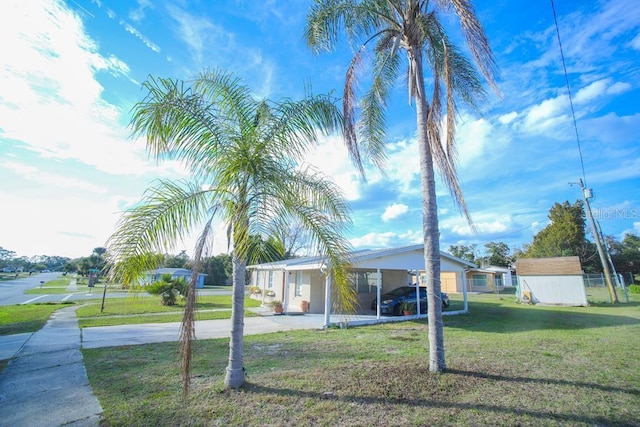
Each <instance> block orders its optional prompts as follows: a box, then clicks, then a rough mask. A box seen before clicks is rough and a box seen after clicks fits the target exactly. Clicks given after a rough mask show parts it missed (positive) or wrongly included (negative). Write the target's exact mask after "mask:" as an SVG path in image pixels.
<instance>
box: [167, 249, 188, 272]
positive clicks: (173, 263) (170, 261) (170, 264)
mask: <svg viewBox="0 0 640 427" xmlns="http://www.w3.org/2000/svg"><path fill="white" fill-rule="evenodd" d="M188 263H189V255H187V251H186V250H184V249H183V250H182V251H180V253H179V254H178V255H168V254H167V255H165V256H164V263H163V264H164V266H165V267H166V268H187V265H188Z"/></svg>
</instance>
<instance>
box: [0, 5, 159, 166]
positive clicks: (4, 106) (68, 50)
mask: <svg viewBox="0 0 640 427" xmlns="http://www.w3.org/2000/svg"><path fill="white" fill-rule="evenodd" d="M0 38H1V39H2V40H3V43H2V44H1V45H0V70H3V72H2V73H0V87H2V88H3V92H2V98H1V99H0V134H1V136H2V138H5V139H9V140H14V141H19V142H20V143H21V144H24V146H25V147H26V148H28V149H29V150H31V151H33V152H36V153H39V154H40V155H41V156H43V157H50V158H57V159H76V160H78V161H80V162H82V163H85V164H88V165H92V166H94V167H96V168H98V169H100V170H102V171H105V172H109V173H114V174H132V173H133V174H139V173H144V172H147V171H149V170H150V169H151V168H152V166H151V165H149V163H148V162H146V160H145V158H144V157H145V156H144V153H143V149H142V147H140V146H138V147H133V145H132V143H131V142H130V141H128V131H127V130H126V129H125V127H124V126H123V125H122V124H121V122H122V120H121V115H122V111H120V109H119V108H118V107H116V106H114V105H111V104H109V103H107V102H105V101H104V100H103V99H102V95H103V90H104V88H103V87H102V86H101V84H100V83H99V82H98V81H97V79H96V74H97V73H100V72H109V73H111V74H113V75H115V76H122V75H126V74H127V73H128V72H129V69H128V67H127V65H126V64H125V63H124V62H122V61H121V60H119V59H118V58H116V57H114V56H110V57H104V56H101V55H100V54H99V53H98V52H97V46H96V45H95V43H94V42H93V41H92V40H91V39H90V38H88V37H87V36H86V34H85V33H84V29H83V26H82V22H81V21H80V19H79V18H78V17H77V16H76V15H75V14H74V13H72V12H71V11H70V10H68V9H66V8H65V7H64V6H63V5H62V4H60V3H57V2H54V3H51V2H47V1H40V2H39V4H38V5H34V2H15V5H14V10H13V11H12V13H2V14H0ZM70 70H73V71H72V72H70Z"/></svg>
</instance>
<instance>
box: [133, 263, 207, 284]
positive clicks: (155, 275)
mask: <svg viewBox="0 0 640 427" xmlns="http://www.w3.org/2000/svg"><path fill="white" fill-rule="evenodd" d="M165 274H170V275H171V277H173V278H174V279H175V278H178V277H182V278H184V280H186V281H187V282H191V270H187V269H186V268H158V269H157V270H153V271H150V272H148V273H147V274H146V275H145V278H144V283H147V284H148V283H153V282H157V281H159V280H161V279H162V276H163V275H165ZM205 276H206V274H203V273H199V274H198V281H197V282H196V288H203V287H204V277H205Z"/></svg>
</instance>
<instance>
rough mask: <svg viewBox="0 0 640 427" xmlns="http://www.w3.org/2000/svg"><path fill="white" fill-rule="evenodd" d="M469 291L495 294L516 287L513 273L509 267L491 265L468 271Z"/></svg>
mask: <svg viewBox="0 0 640 427" xmlns="http://www.w3.org/2000/svg"><path fill="white" fill-rule="evenodd" d="M467 285H468V288H467V291H469V292H495V291H496V290H498V291H501V290H503V289H504V288H505V287H511V286H514V280H513V271H512V270H511V268H509V267H500V266H493V265H490V266H489V267H485V268H472V269H471V270H469V271H467Z"/></svg>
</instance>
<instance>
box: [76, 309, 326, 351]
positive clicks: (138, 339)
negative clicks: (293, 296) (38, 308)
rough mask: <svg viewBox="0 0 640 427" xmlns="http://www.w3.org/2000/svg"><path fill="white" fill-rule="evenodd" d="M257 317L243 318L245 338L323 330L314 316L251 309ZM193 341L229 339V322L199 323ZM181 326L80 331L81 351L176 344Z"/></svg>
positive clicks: (178, 323) (101, 327)
mask: <svg viewBox="0 0 640 427" xmlns="http://www.w3.org/2000/svg"><path fill="white" fill-rule="evenodd" d="M251 310H252V311H254V312H256V313H257V314H258V315H259V316H257V317H245V318H244V335H255V334H266V333H270V332H278V331H292V330H296V329H316V328H318V329H319V328H322V325H323V321H324V317H323V316H322V315H319V314H316V315H313V314H305V315H281V316H279V315H273V313H272V312H271V310H266V309H262V308H255V309H251ZM195 329H196V339H198V340H204V339H213V338H229V336H230V334H231V319H221V320H198V321H196V325H195ZM179 337H180V322H172V323H147V324H141V325H120V326H96V327H92V328H83V329H82V347H83V348H100V347H114V346H120V345H137V344H147V343H156V342H170V341H178V339H179Z"/></svg>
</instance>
